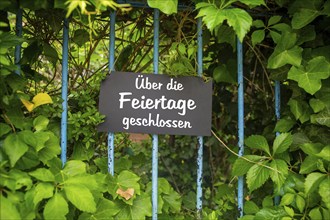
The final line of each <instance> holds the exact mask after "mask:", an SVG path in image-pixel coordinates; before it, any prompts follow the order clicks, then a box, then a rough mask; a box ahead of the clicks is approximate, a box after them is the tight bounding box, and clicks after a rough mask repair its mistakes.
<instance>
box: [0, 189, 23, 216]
mask: <svg viewBox="0 0 330 220" xmlns="http://www.w3.org/2000/svg"><path fill="white" fill-rule="evenodd" d="M0 201H1V202H0V210H1V212H0V219H21V216H20V214H19V212H18V211H17V208H16V207H15V205H14V204H13V203H12V202H11V201H10V200H9V199H7V198H6V197H4V196H3V195H2V194H0Z"/></svg>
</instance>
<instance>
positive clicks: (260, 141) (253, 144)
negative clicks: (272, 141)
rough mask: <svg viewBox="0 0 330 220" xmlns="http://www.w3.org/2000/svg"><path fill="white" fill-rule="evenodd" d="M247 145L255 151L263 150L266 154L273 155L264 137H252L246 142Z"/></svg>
mask: <svg viewBox="0 0 330 220" xmlns="http://www.w3.org/2000/svg"><path fill="white" fill-rule="evenodd" d="M245 145H246V146H248V147H250V148H253V149H259V150H262V151H264V152H266V153H267V154H268V155H271V154H270V151H269V145H268V142H267V140H266V138H265V137H264V136H261V135H251V136H249V137H248V138H247V139H246V140H245Z"/></svg>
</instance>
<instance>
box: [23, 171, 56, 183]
mask: <svg viewBox="0 0 330 220" xmlns="http://www.w3.org/2000/svg"><path fill="white" fill-rule="evenodd" d="M29 175H30V176H33V177H34V178H36V179H37V180H41V181H44V182H54V181H55V176H54V174H52V172H50V170H49V169H46V168H39V169H36V170H34V171H32V172H29Z"/></svg>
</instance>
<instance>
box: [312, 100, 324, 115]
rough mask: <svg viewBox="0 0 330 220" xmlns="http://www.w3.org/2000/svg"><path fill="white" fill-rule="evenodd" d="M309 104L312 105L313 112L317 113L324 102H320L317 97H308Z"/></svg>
mask: <svg viewBox="0 0 330 220" xmlns="http://www.w3.org/2000/svg"><path fill="white" fill-rule="evenodd" d="M309 105H310V106H311V107H312V109H313V111H314V113H318V112H320V111H322V110H323V109H324V108H325V107H326V105H325V104H324V102H322V101H321V100H319V99H310V100H309Z"/></svg>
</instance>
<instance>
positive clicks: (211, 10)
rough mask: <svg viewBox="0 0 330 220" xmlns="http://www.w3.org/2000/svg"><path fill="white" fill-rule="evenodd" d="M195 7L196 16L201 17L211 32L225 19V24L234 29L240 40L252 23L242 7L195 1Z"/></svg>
mask: <svg viewBox="0 0 330 220" xmlns="http://www.w3.org/2000/svg"><path fill="white" fill-rule="evenodd" d="M196 9H198V10H199V12H198V15H197V17H203V21H204V23H205V24H206V26H207V28H208V29H209V30H210V31H211V32H212V31H213V30H214V29H216V28H217V27H219V26H220V25H221V24H222V23H223V22H224V21H225V20H227V24H228V25H229V26H230V27H232V28H233V29H234V31H235V32H236V34H237V36H238V38H239V40H240V41H241V42H243V38H244V36H245V35H246V33H247V32H248V31H249V29H250V27H251V25H252V18H251V16H250V15H249V14H248V13H247V12H246V11H244V10H243V9H239V8H218V7H217V6H216V5H215V4H214V3H211V2H209V3H206V2H201V3H197V4H196Z"/></svg>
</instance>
